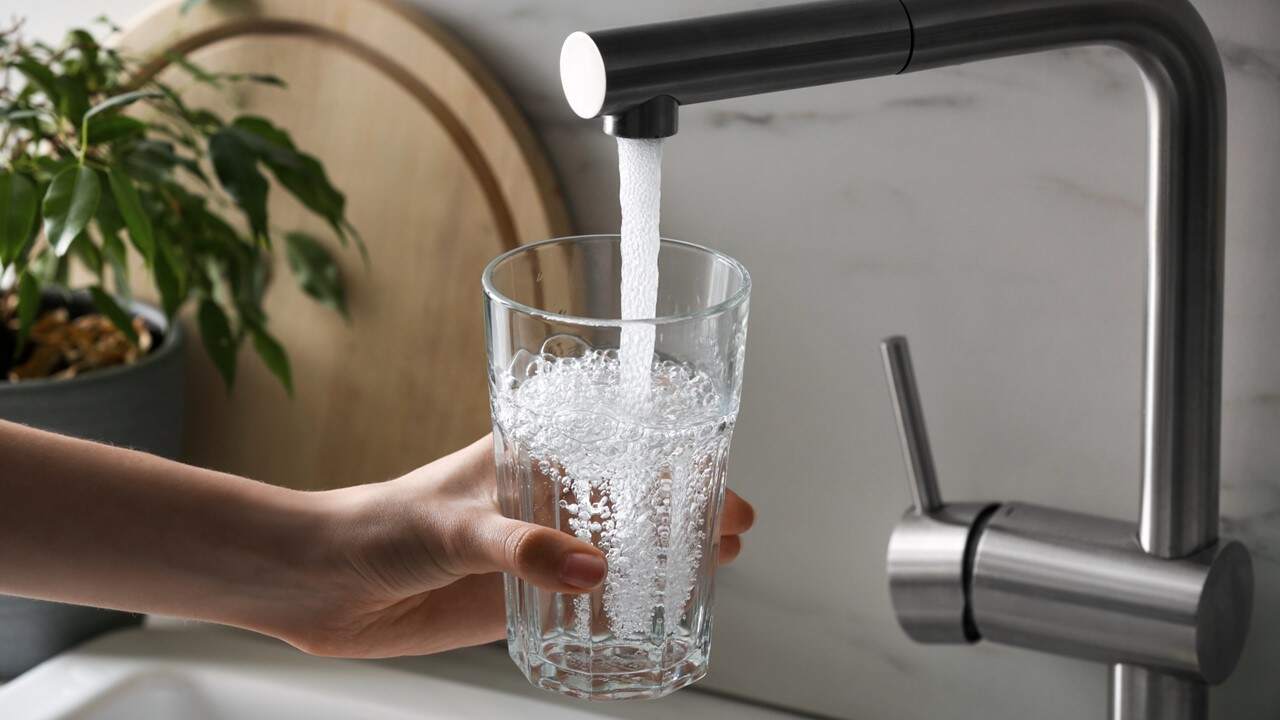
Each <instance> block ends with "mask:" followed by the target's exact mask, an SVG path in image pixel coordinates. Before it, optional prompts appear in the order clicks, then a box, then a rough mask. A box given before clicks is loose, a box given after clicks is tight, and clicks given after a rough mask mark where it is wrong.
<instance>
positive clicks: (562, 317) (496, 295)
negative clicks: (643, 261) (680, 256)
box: [480, 233, 751, 327]
mask: <svg viewBox="0 0 1280 720" xmlns="http://www.w3.org/2000/svg"><path fill="white" fill-rule="evenodd" d="M598 238H614V239H617V240H619V241H621V239H622V236H621V235H618V234H617V233H596V234H589V235H565V236H563V237H555V238H548V239H546V240H539V241H537V242H532V243H529V244H528V245H521V246H520V247H517V248H513V249H511V250H508V251H506V252H504V253H502V254H501V255H499V256H497V257H495V258H494V259H492V260H490V261H489V264H487V265H485V267H484V272H483V273H482V274H481V276H480V281H481V284H482V285H483V286H484V294H485V295H486V296H487V297H489V298H490V299H491V300H493V301H494V302H496V303H498V304H499V305H503V306H505V307H507V308H510V309H512V310H515V311H518V312H521V313H523V314H525V315H531V316H533V317H536V318H539V319H541V320H549V321H551V322H558V323H564V324H566V325H584V326H587V327H624V326H634V325H669V324H672V323H678V322H685V321H687V320H698V319H702V318H708V317H713V316H716V315H721V314H723V313H725V312H728V311H729V310H732V309H734V308H735V307H737V306H739V305H741V304H742V303H743V302H745V301H746V300H747V298H748V296H750V294H751V273H749V272H747V268H746V266H745V265H743V264H742V263H741V262H738V261H737V260H735V259H734V258H733V257H731V256H729V255H726V254H725V253H722V252H720V251H719V250H716V249H714V248H709V247H706V246H705V245H699V244H697V243H691V242H688V241H686V240H676V239H674V238H665V237H664V238H660V241H661V243H662V245H678V246H682V247H685V248H689V249H692V250H695V251H698V252H702V253H706V254H707V255H711V256H712V257H714V258H716V259H718V260H721V261H723V262H725V263H726V264H728V265H729V266H730V267H732V268H733V269H734V270H736V271H737V272H738V274H739V275H740V276H741V277H742V287H740V288H738V290H737V292H735V293H733V294H732V295H730V296H729V297H727V298H725V299H724V300H721V301H720V302H718V303H716V304H715V305H709V306H707V307H705V308H702V309H700V310H694V311H692V312H687V313H679V314H676V315H660V316H658V317H652V318H630V319H625V320H624V319H623V318H592V317H582V316H579V315H566V314H563V313H555V312H551V311H549V310H543V309H541V308H536V307H533V306H531V305H526V304H525V303H522V302H519V301H517V300H513V299H511V298H509V297H507V296H506V295H504V294H503V293H502V292H500V291H499V290H498V289H497V288H496V287H494V285H493V273H494V271H495V270H496V269H497V268H498V266H499V265H501V264H502V263H503V262H505V261H507V260H509V259H511V258H513V257H515V256H516V255H520V254H522V253H526V252H529V251H532V250H534V249H536V248H539V247H542V246H544V245H555V244H562V243H569V242H574V241H582V240H591V239H598Z"/></svg>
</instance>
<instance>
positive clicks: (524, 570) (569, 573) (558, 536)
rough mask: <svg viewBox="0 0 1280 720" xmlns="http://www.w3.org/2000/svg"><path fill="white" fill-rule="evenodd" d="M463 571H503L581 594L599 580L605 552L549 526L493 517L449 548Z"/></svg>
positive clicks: (554, 589)
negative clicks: (453, 551) (452, 549)
mask: <svg viewBox="0 0 1280 720" xmlns="http://www.w3.org/2000/svg"><path fill="white" fill-rule="evenodd" d="M454 550H455V553H456V557H455V561H456V565H457V567H458V569H459V570H461V571H462V572H465V573H468V574H479V573H488V572H505V573H509V574H511V575H515V576H518V577H520V578H523V579H524V580H527V581H529V582H531V583H533V584H534V585H537V586H538V587H540V588H542V589H544V590H550V591H552V592H563V593H581V592H586V591H588V590H591V589H592V588H594V587H596V586H597V585H599V584H600V583H601V582H603V581H604V576H605V572H606V571H607V568H608V566H607V564H606V563H605V559H604V554H603V553H601V552H600V551H599V550H598V549H596V548H595V547H593V546H592V545H591V544H589V543H586V542H583V541H582V540H579V539H578V538H575V537H574V536H572V535H570V534H568V533H565V532H561V531H559V530H556V529H554V528H549V527H545V526H542V525H535V524H532V523H526V522H521V521H519V520H512V519H511V518H507V517H502V516H501V515H497V516H494V518H493V519H492V520H491V521H488V522H486V523H484V524H482V525H481V526H479V527H476V528H474V529H473V531H472V532H470V533H467V537H465V538H464V539H463V541H462V542H461V543H459V544H458V546H456V547H455V548H454Z"/></svg>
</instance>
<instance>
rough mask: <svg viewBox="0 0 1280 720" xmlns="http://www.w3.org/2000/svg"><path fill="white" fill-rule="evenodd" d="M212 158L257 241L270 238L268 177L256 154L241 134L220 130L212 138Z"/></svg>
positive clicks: (210, 153) (216, 170)
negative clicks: (262, 170)
mask: <svg viewBox="0 0 1280 720" xmlns="http://www.w3.org/2000/svg"><path fill="white" fill-rule="evenodd" d="M209 156H210V157H211V158H212V160H213V169H214V171H215V172H216V173H217V175H218V182H219V183H221V184H222V187H223V189H224V190H226V191H227V194H228V195H230V196H231V199H232V200H235V201H236V204H237V205H239V206H240V209H241V210H242V211H243V212H244V214H245V217H246V218H247V219H248V221H249V227H250V229H251V230H252V232H253V235H254V237H255V238H257V239H259V240H265V239H266V236H267V189H268V186H267V178H266V177H265V176H264V175H263V174H262V172H261V171H260V170H258V160H257V156H256V155H255V154H254V152H253V151H252V150H251V149H250V148H249V146H248V145H246V144H245V142H244V140H242V139H241V138H240V137H239V136H238V135H236V134H235V133H232V132H228V131H226V130H220V131H218V132H217V133H215V134H214V135H213V137H211V138H209Z"/></svg>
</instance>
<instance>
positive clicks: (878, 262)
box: [6, 0, 1280, 720]
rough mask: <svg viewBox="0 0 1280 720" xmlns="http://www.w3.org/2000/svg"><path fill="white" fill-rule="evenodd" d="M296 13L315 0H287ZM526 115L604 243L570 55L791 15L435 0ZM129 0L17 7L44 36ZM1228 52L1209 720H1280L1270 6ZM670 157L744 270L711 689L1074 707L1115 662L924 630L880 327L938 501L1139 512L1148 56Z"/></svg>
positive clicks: (700, 128) (965, 81)
mask: <svg viewBox="0 0 1280 720" xmlns="http://www.w3.org/2000/svg"><path fill="white" fill-rule="evenodd" d="M300 1H301V0H300ZM417 2H418V4H420V5H421V6H422V7H423V8H424V9H426V10H427V11H428V12H430V13H431V14H432V15H434V16H435V17H436V18H438V19H439V20H441V21H443V22H444V23H446V24H447V25H448V26H450V27H451V28H453V29H454V30H455V31H456V32H457V33H458V34H459V35H460V36H462V37H463V39H465V40H466V41H468V42H469V43H470V44H471V45H472V46H473V47H474V48H475V49H476V50H477V51H478V52H479V53H480V54H481V55H482V56H483V57H485V58H486V59H487V60H488V61H489V62H490V63H492V64H493V66H494V67H495V68H496V70H497V71H498V73H499V75H500V76H501V77H502V78H503V79H504V80H505V81H506V82H507V84H508V85H509V86H510V88H511V89H512V91H513V93H514V94H515V95H516V97H517V99H518V100H519V101H520V102H521V104H522V105H523V106H524V108H525V110H526V111H527V112H528V113H529V115H530V116H531V117H532V119H533V121H534V124H535V125H536V126H537V128H538V130H539V131H540V132H541V134H542V136H543V138H544V140H545V142H546V143H547V145H548V146H549V148H550V151H551V154H552V156H553V158H554V160H555V162H556V163H557V165H558V167H559V170H560V173H561V176H562V178H563V180H564V182H565V184H566V186H567V188H568V192H569V196H570V198H571V200H572V203H573V209H574V214H575V217H576V219H577V222H578V226H579V229H580V230H583V231H600V232H603V231H614V230H616V228H617V223H618V220H617V206H616V199H615V197H616V186H617V181H616V170H615V167H616V165H615V155H614V150H613V147H612V141H611V140H610V139H609V138H607V137H606V136H604V135H602V134H601V133H600V132H599V130H598V129H597V127H596V124H595V123H588V122H582V121H578V120H577V119H576V118H575V117H574V116H573V115H572V114H571V113H570V112H569V111H568V109H567V107H565V105H564V103H563V101H562V99H561V97H560V93H559V87H558V81H557V78H556V57H557V51H558V47H559V43H560V40H561V39H562V38H563V37H564V35H566V34H567V33H569V32H570V31H572V30H576V29H598V28H601V27H610V26H615V25H623V24H630V23H635V22H643V21H654V20H661V19H668V18H674V17H678V16H688V15H696V14H707V13H713V12H721V11H729V10H736V9H744V8H751V7H764V6H769V5H777V4H780V0H693V1H690V0H651V1H650V2H646V3H634V2H619V1H617V0H596V1H594V2H573V1H570V0H484V1H482V2H477V1H476V0H417ZM143 5H144V3H143V2H140V1H138V0H111V1H110V2H88V1H87V0H75V1H74V2H68V1H66V0H61V1H60V2H57V3H53V2H49V1H48V0H16V6H15V1H14V0H9V2H8V3H6V13H7V12H8V11H9V9H12V10H13V11H14V12H16V13H17V14H19V15H28V16H30V17H31V19H32V25H31V27H32V28H34V29H35V30H37V31H38V32H40V33H42V34H44V35H46V36H54V35H58V34H60V33H61V30H62V29H63V28H65V26H66V24H67V23H69V22H74V21H78V20H80V19H82V18H89V17H92V16H93V15H95V14H97V13H98V12H100V11H102V9H104V8H106V9H107V10H108V11H109V12H110V13H111V14H112V15H113V16H114V17H116V18H120V19H123V18H125V17H127V16H128V15H129V14H130V13H131V12H133V11H136V10H137V9H139V8H141V7H142V6H143ZM1197 5H1198V7H1199V8H1200V9H1201V11H1202V12H1203V13H1204V14H1205V16H1206V19H1207V20H1208V23H1209V25H1210V27H1211V28H1212V30H1213V31H1214V33H1215V35H1216V36H1217V38H1218V40H1219V43H1220V46H1221V49H1222V51H1223V55H1224V59H1225V62H1226V65H1227V85H1228V94H1229V101H1230V114H1231V121H1230V157H1229V165H1230V176H1229V189H1228V198H1229V201H1228V202H1229V210H1228V213H1229V214H1228V219H1227V233H1228V252H1227V313H1226V358H1225V383H1224V400H1225V405H1224V408H1223V453H1222V456H1223V473H1222V476H1223V498H1222V508H1223V512H1224V515H1225V518H1226V520H1225V522H1224V525H1225V529H1226V530H1227V531H1228V532H1230V533H1234V534H1235V535H1236V536H1238V537H1242V538H1244V539H1246V540H1247V541H1248V542H1249V544H1250V546H1251V549H1252V550H1253V553H1254V562H1255V568H1256V574H1257V577H1258V596H1257V601H1256V606H1257V608H1258V610H1257V612H1255V616H1254V631H1253V635H1252V638H1251V639H1250V641H1249V644H1248V647H1247V649H1246V657H1245V659H1244V661H1243V662H1242V664H1241V667H1240V670H1239V671H1238V672H1237V674H1236V675H1235V676H1234V677H1233V678H1232V679H1231V680H1230V681H1229V682H1228V683H1227V685H1226V686H1225V687H1223V688H1222V689H1220V690H1217V691H1215V693H1214V707H1215V717H1218V718H1233V719H1234V718H1267V717H1276V716H1277V714H1280V683H1276V682H1275V681H1274V679H1273V673H1274V668H1276V667H1280V622H1277V619H1276V617H1275V615H1274V613H1273V612H1271V609H1272V608H1274V607H1276V604H1277V602H1278V601H1280V442H1276V438H1277V437H1280V364H1277V362H1276V360H1275V358H1274V353H1275V351H1276V350H1277V349H1280V312H1278V311H1277V308H1278V307H1280V238H1278V237H1277V234H1280V232H1278V231H1280V202H1277V188H1278V187H1280V125H1277V123H1276V117H1277V115H1278V114H1280V39H1277V31H1280V3H1277V2H1276V1H1275V0H1199V1H1198V2H1197ZM681 127H682V130H681V133H680V135H679V136H677V137H676V138H675V139H673V140H672V141H671V142H670V144H669V146H668V149H667V152H666V175H665V180H664V188H663V195H664V199H665V203H664V208H663V210H664V222H663V229H664V233H665V234H667V235H669V236H673V237H679V238H685V239H689V240H694V241H698V242H702V243H707V244H710V245H714V246H716V247H719V248H721V249H724V250H726V251H727V252H729V253H730V254H733V255H735V256H737V257H738V258H740V259H741V260H743V261H744V262H745V263H746V264H747V266H748V267H749V268H751V270H752V273H753V276H754V280H755V286H754V287H755V298H754V300H753V303H752V310H753V312H752V318H751V337H750V342H749V353H748V356H749V360H748V363H747V368H748V369H747V384H746V389H745V393H744V399H743V410H742V417H741V422H740V424H739V431H738V435H737V438H736V440H735V451H734V455H733V473H732V476H731V477H732V480H731V484H733V485H734V486H736V487H737V488H738V489H739V490H741V491H742V492H743V493H744V494H745V495H747V496H748V497H749V498H750V499H751V500H752V501H753V502H754V503H756V505H757V507H758V508H759V509H760V521H759V526H758V529H757V530H755V531H754V532H753V533H752V534H751V535H750V537H749V538H748V540H747V548H746V552H745V554H744V556H743V559H742V560H741V562H740V563H739V564H738V565H735V566H734V567H733V568H731V569H729V570H727V571H726V572H724V573H723V575H722V577H721V590H720V592H719V593H718V609H717V632H716V639H715V659H714V662H713V664H712V665H713V671H712V675H711V677H710V679H709V682H708V684H710V685H712V686H714V687H717V688H719V689H721V690H725V691H729V692H734V693H739V694H743V695H748V696H753V697H758V698H762V699H766V700H769V701H771V702H775V703H780V704H785V705H790V706H793V707H797V708H804V709H807V710H809V711H812V712H818V713H823V714H826V715H830V716H833V717H841V718H859V719H865V720H878V719H894V720H912V719H917V718H918V719H921V720H923V719H925V718H929V719H930V720H946V719H956V720H960V719H965V718H971V717H976V716H979V715H980V714H981V715H983V716H986V717H991V718H997V719H1000V720H1005V719H1008V720H1014V719H1022V718H1038V719H1041V720H1078V719H1079V718H1101V717H1104V713H1105V700H1104V698H1105V692H1106V691H1105V688H1106V679H1105V677H1106V676H1105V671H1104V669H1103V668H1102V667H1100V666H1095V665H1088V664H1084V663H1079V662H1074V661H1069V660H1061V659H1056V658H1052V657H1048V656H1043V655H1038V654H1034V653H1029V652H1025V651H1019V650H1013V649H1007V648H999V647H994V646H990V645H980V646H978V647H976V648H937V647H922V646H917V645H913V644H911V643H910V642H908V641H907V640H906V639H905V637H904V636H903V635H902V633H901V632H900V631H899V630H898V628H897V627H896V625H895V623H894V621H893V618H892V615H891V610H890V608H889V605H888V598H887V593H886V590H885V583H884V572H883V554H884V547H885V542H886V540H887V537H888V533H889V530H890V528H891V527H892V525H893V522H894V520H895V518H896V517H897V516H898V514H899V513H900V512H901V510H902V508H903V507H904V506H905V504H906V501H907V495H906V492H905V490H904V488H903V483H904V479H903V470H902V465H901V461H900V458H899V452H898V445H897V441H896V439H895V438H894V435H893V423H892V418H891V414H890V410H889V406H888V400H887V395H886V392H885V389H884V381H883V379H882V378H881V376H880V368H879V361H878V356H877V342H878V341H879V339H880V338H881V337H882V336H884V335H887V334H890V333H894V332H904V333H906V334H907V335H908V336H910V338H911V340H912V343H913V346H914V350H915V356H916V366H917V372H918V373H919V375H920V382H921V385H922V391H923V394H924V403H925V406H926V409H927V412H928V414H929V421H930V428H931V430H932V432H933V441H934V446H935V452H936V453H937V460H938V467H939V473H940V475H941V481H942V485H943V491H944V493H945V494H946V495H947V496H948V497H950V498H956V499H960V498H990V499H1018V500H1027V501H1034V502H1040V503H1047V504H1052V505H1058V506H1062V507H1067V508H1072V509H1077V510H1081V511H1087V512H1095V513H1102V514H1108V515H1114V516H1117V517H1125V518H1130V517H1134V516H1135V515H1136V507H1137V495H1138V481H1137V468H1138V424H1137V423H1138V410H1139V406H1138V401H1139V377H1140V368H1139V357H1140V353H1141V342H1140V339H1139V329H1140V325H1141V318H1140V306H1141V300H1142V267H1143V241H1142V238H1143V199H1144V192H1145V190H1144V186H1143V163H1144V155H1145V143H1144V131H1145V108H1144V105H1143V96H1142V92H1141V85H1140V81H1139V77H1138V74H1137V70H1136V69H1135V68H1134V67H1133V66H1132V64H1131V63H1129V62H1128V61H1127V60H1126V59H1125V58H1123V57H1121V56H1119V55H1118V54H1117V53H1115V52H1112V51H1107V50H1094V49H1089V50H1070V51H1062V52H1054V53H1047V54H1043V55H1037V56H1032V57H1025V58H1019V59H1010V60H1001V61H994V62H988V63H982V64H978V65H972V66H968V67H964V68H956V69H950V70H939V71H933V72H930V73H924V74H917V75H910V76H903V77H897V78H890V79H882V80H871V81H864V82H861V83H855V84H850V85H843V86H836V87H825V88H818V89H812V90H801V91H793V92H789V93H785V94H778V95H771V96H762V97H754V98H747V99H742V100H736V101H726V102H721V103H717V104H712V105H705V106H694V107H690V108H687V109H685V110H684V111H682V117H681Z"/></svg>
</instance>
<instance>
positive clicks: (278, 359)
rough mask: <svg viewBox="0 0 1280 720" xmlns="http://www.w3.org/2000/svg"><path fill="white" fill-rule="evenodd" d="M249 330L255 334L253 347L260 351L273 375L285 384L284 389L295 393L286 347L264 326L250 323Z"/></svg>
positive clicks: (290, 393)
mask: <svg viewBox="0 0 1280 720" xmlns="http://www.w3.org/2000/svg"><path fill="white" fill-rule="evenodd" d="M249 332H250V334H251V335H252V336H253V349H254V350H257V351H258V357H260V358H262V362H263V364H265V365H266V366H267V369H268V370H270V371H271V374H272V375H275V376H276V378H278V379H279V380H280V384H281V385H284V389H285V391H286V392H288V393H289V395H290V396H292V395H293V371H292V369H291V368H290V367H289V356H288V355H287V354H285V351H284V347H283V346H281V345H280V343H279V341H277V340H276V339H275V338H273V337H271V335H270V334H268V333H267V331H266V330H264V329H263V328H260V327H258V326H257V325H250V326H249Z"/></svg>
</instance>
